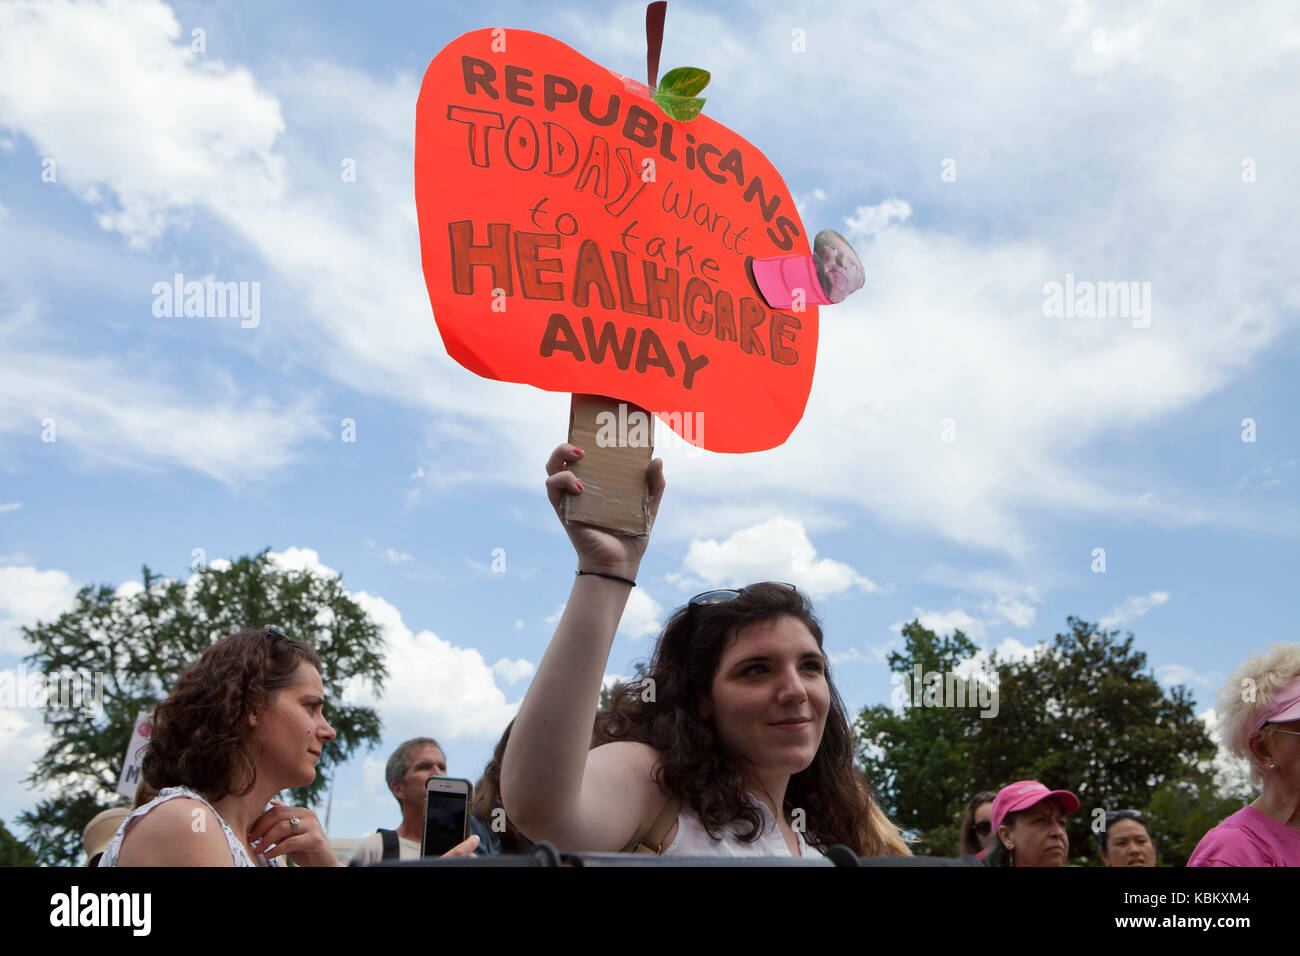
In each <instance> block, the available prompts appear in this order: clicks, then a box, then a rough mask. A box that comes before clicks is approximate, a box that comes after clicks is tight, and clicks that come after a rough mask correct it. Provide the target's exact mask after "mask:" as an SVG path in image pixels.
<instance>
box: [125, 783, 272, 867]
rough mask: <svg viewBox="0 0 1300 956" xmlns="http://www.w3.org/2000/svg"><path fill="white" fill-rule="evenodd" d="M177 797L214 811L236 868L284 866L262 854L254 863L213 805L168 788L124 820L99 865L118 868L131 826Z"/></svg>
mask: <svg viewBox="0 0 1300 956" xmlns="http://www.w3.org/2000/svg"><path fill="white" fill-rule="evenodd" d="M176 797H188V798H189V799H191V800H197V801H199V803H201V804H203V805H204V806H205V807H207V808H208V809H209V810H211V811H212V815H213V816H214V817H216V818H217V821H218V822H219V823H220V824H221V832H222V833H224V834H225V836H226V843H227V844H229V846H230V855H231V856H232V857H234V858H235V866H280V865H282V864H281V862H280V857H276V858H275V859H272V860H268V859H266V857H264V856H262V854H260V853H259V854H257V860H258V862H256V863H254V862H253V860H252V859H251V858H250V857H249V855H248V850H247V849H245V847H244V844H243V843H241V842H240V841H239V837H237V836H235V831H234V830H232V829H230V824H228V823H226V821H225V820H222V819H221V814H219V813H217V811H216V810H215V809H213V807H212V804H210V803H208V801H207V800H205V799H203V796H202V795H201V794H199V793H197V792H196V791H194V790H191V789H190V788H189V787H166V788H164V789H163V790H160V791H158V796H156V797H154V798H153V799H152V800H150V801H149V802H148V803H146V804H145V805H144V806H142V807H140V808H139V809H137V810H134V811H132V813H131V815H130V816H129V817H127V818H126V819H125V820H123V821H122V825H121V826H120V827H118V828H117V833H116V834H115V835H114V836H113V842H112V843H110V844H109V845H108V849H107V850H105V851H104V855H103V856H101V857H100V858H99V865H100V866H117V855H118V853H119V852H121V850H122V840H123V838H125V837H126V831H127V830H129V829H131V825H132V824H133V823H135V821H136V820H137V819H139V818H140V817H142V816H144V815H145V814H146V813H148V812H149V811H150V810H152V809H153V808H154V807H156V806H158V804H160V803H165V802H167V801H168V800H172V799H175V798H176Z"/></svg>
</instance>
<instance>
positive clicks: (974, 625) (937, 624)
mask: <svg viewBox="0 0 1300 956" xmlns="http://www.w3.org/2000/svg"><path fill="white" fill-rule="evenodd" d="M912 616H913V618H914V619H916V620H919V621H920V622H921V626H922V627H924V628H925V629H926V630H929V631H933V632H934V633H935V634H939V635H943V634H951V633H952V632H953V631H961V632H962V633H963V634H965V635H966V636H967V637H969V638H970V639H971V640H972V641H975V642H976V643H978V642H980V641H982V640H984V637H985V635H986V634H987V633H988V632H987V629H986V628H985V626H984V622H983V621H981V620H979V619H978V618H973V617H971V616H970V615H969V614H967V613H966V612H965V611H963V610H961V609H960V608H955V609H953V610H951V611H923V610H921V609H920V608H919V607H915V608H912ZM903 623H905V622H900V623H898V624H895V625H894V628H895V630H897V629H899V628H901V627H902V624H903Z"/></svg>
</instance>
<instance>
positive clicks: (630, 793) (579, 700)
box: [501, 444, 909, 856]
mask: <svg viewBox="0 0 1300 956" xmlns="http://www.w3.org/2000/svg"><path fill="white" fill-rule="evenodd" d="M582 456H583V453H582V452H581V451H580V450H578V449H576V448H574V446H572V445H568V444H565V445H561V446H559V447H558V448H557V449H556V450H555V451H554V453H552V455H551V458H550V461H549V462H548V463H547V473H548V475H549V476H550V477H549V478H548V479H547V482H546V484H547V491H548V494H549V496H550V499H551V504H552V505H553V506H554V507H555V508H556V510H557V512H561V513H562V507H563V496H564V495H566V494H568V495H578V494H581V493H582V490H583V488H582V484H581V483H580V482H579V481H578V479H577V478H576V477H575V476H574V474H573V472H571V471H569V470H568V465H569V463H570V462H574V461H578V460H580V459H581V458H582ZM647 478H648V480H649V485H650V500H649V503H648V507H649V514H650V518H651V522H652V523H653V520H654V517H655V515H656V514H657V512H658V508H659V502H660V500H661V498H662V496H663V490H664V479H663V471H662V462H660V461H657V460H656V461H655V462H653V463H652V464H651V466H650V468H649V470H648V472H647ZM565 530H566V532H567V533H568V535H569V538H570V540H571V541H572V543H573V545H574V548H575V550H576V551H577V555H578V571H577V580H576V581H575V582H574V586H573V591H572V593H571V594H570V597H569V601H568V603H567V605H566V606H565V609H564V613H563V616H562V617H561V620H560V624H559V627H558V628H557V629H556V632H555V636H554V638H552V640H551V645H550V647H549V648H548V650H547V652H546V655H545V657H544V658H543V660H542V663H541V665H540V666H539V668H538V671H537V675H536V676H535V677H534V678H533V682H532V685H531V686H530V687H529V689H528V693H527V695H526V696H525V698H524V701H523V704H522V705H521V706H520V709H519V713H518V715H517V717H516V718H515V724H514V728H513V731H512V733H511V736H510V742H509V745H508V746H507V748H506V753H505V758H504V761H503V765H502V772H501V791H502V797H503V799H504V803H505V808H506V813H507V815H508V816H509V818H510V819H511V820H512V821H513V822H514V823H515V824H516V825H517V826H518V827H519V829H520V830H522V831H523V832H524V833H526V834H528V836H529V837H531V838H532V839H534V840H549V841H551V842H553V843H555V844H556V845H557V846H558V847H559V848H561V849H562V850H569V851H578V852H581V851H587V852H600V851H616V850H624V851H629V852H630V851H638V852H649V853H662V854H666V855H690V856H701V855H728V856H804V855H809V856H811V855H818V854H819V852H820V850H819V848H826V847H829V846H832V845H835V844H844V845H846V846H848V847H849V848H850V849H852V850H854V851H855V852H856V853H858V854H860V855H864V856H883V855H906V854H908V852H909V851H908V849H907V846H906V844H905V843H904V842H903V840H902V838H901V836H900V835H899V833H898V830H897V829H896V828H895V827H894V826H893V825H892V824H891V823H890V822H889V821H888V819H886V817H885V815H884V814H883V813H882V812H881V811H880V809H879V807H877V805H876V803H875V801H874V800H873V799H872V797H871V794H870V791H869V789H868V787H867V785H866V782H865V781H864V780H863V778H862V776H861V774H859V773H858V772H857V771H856V770H855V769H854V767H853V752H852V743H851V737H850V731H849V723H848V719H847V717H846V714H845V711H844V706H843V704H842V703H841V701H840V698H839V694H838V693H837V692H836V691H835V688H834V686H833V685H832V684H831V681H830V677H829V674H828V673H827V669H826V658H825V654H824V653H823V651H822V629H821V625H820V623H819V622H818V621H817V619H816V617H814V616H813V613H812V608H811V607H810V605H809V604H808V602H807V600H806V599H805V598H804V596H803V595H802V594H800V593H799V591H798V590H796V589H795V588H793V587H792V586H790V585H783V584H773V583H770V582H768V583H762V584H754V585H750V586H749V587H747V588H744V589H740V590H736V589H724V590H717V591H708V592H705V593H704V594H701V595H697V596H696V597H695V598H694V599H692V601H691V602H690V603H689V604H687V605H686V606H685V607H683V608H680V609H678V610H677V611H676V612H675V613H674V614H673V615H672V617H671V618H670V619H669V621H668V624H667V626H666V627H665V628H664V630H663V633H662V634H661V635H660V638H659V641H658V644H657V645H656V647H655V651H654V654H653V656H652V658H651V661H650V665H649V669H648V671H647V672H646V676H645V678H644V679H643V680H640V681H634V682H630V683H625V684H623V685H621V686H620V687H618V688H617V689H616V691H615V693H614V697H613V700H612V702H611V705H610V707H609V708H607V709H606V710H605V711H604V712H602V713H601V714H600V715H599V717H598V720H597V730H598V736H597V740H598V743H599V744H600V745H599V746H596V747H595V748H593V749H590V750H589V749H588V746H589V743H590V739H591V727H592V720H593V718H594V717H597V714H596V710H597V706H596V704H597V696H598V694H599V691H600V686H601V676H602V675H603V674H604V670H605V664H606V661H607V659H608V657H609V650H610V646H611V644H612V643H613V640H614V633H615V631H616V629H617V627H618V621H619V618H620V616H621V615H622V612H623V607H624V605H625V604H626V602H627V597H628V594H629V593H630V592H631V588H632V587H634V586H635V577H636V572H637V569H638V568H639V566H640V563H641V558H642V557H643V555H644V553H645V548H646V544H647V541H648V535H647V536H642V537H630V536H624V535H619V534H614V533H611V532H608V531H604V530H602V529H599V528H594V527H591V526H588V525H582V524H578V523H565Z"/></svg>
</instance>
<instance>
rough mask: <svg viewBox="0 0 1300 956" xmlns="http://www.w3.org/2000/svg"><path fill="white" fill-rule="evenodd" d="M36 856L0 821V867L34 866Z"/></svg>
mask: <svg viewBox="0 0 1300 956" xmlns="http://www.w3.org/2000/svg"><path fill="white" fill-rule="evenodd" d="M35 865H36V854H35V853H33V852H32V851H31V850H30V849H29V848H28V847H27V844H25V843H23V841H22V840H20V839H18V838H17V837H16V836H14V835H13V834H12V833H10V832H9V828H8V827H6V826H5V823H4V821H3V820H0V866H35Z"/></svg>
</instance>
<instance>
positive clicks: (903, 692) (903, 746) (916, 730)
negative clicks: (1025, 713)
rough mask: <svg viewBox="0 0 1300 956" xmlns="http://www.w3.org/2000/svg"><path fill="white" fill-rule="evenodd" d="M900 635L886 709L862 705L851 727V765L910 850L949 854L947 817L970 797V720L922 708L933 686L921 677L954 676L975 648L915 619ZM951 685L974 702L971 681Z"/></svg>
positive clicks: (952, 838)
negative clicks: (913, 839)
mask: <svg viewBox="0 0 1300 956" xmlns="http://www.w3.org/2000/svg"><path fill="white" fill-rule="evenodd" d="M902 636H903V650H902V651H901V652H899V651H895V652H893V653H891V654H890V655H889V658H888V661H889V669H890V670H891V671H893V673H894V678H893V680H894V691H893V694H892V697H891V700H890V706H885V705H883V704H880V705H876V706H874V707H867V708H865V709H864V710H863V711H862V712H861V713H860V714H859V715H858V718H857V720H856V721H855V723H854V728H853V730H854V738H855V744H856V754H857V759H858V763H859V764H860V765H861V766H862V768H863V770H864V772H865V774H866V777H867V780H868V781H869V782H870V783H871V785H872V786H873V787H874V788H875V791H876V795H877V797H878V798H879V799H880V802H881V805H882V807H883V808H884V809H885V812H886V813H888V814H889V816H890V818H891V819H893V820H894V822H895V823H897V824H899V826H901V827H903V829H905V830H909V831H912V834H913V835H914V836H917V837H918V838H919V840H918V842H917V843H916V844H914V845H913V851H914V852H916V853H921V854H927V853H928V854H935V855H940V854H941V855H955V854H956V853H957V852H958V849H957V846H958V840H957V837H958V835H957V828H956V826H955V821H954V820H953V817H952V812H953V807H955V806H956V807H959V806H960V805H961V804H962V803H963V802H964V800H965V799H966V798H967V796H968V793H967V791H968V789H969V778H970V772H969V759H968V755H967V753H966V741H967V739H968V736H969V734H970V724H971V720H972V716H971V714H970V713H968V712H966V710H965V709H964V708H955V707H926V706H922V705H923V704H924V703H925V692H926V690H927V689H931V690H933V686H934V685H933V682H931V683H930V685H929V687H927V685H926V683H925V681H924V675H927V674H940V675H943V674H955V673H956V671H957V667H958V665H960V664H961V663H962V662H963V661H966V660H969V659H970V658H972V657H973V656H974V655H975V653H976V650H977V648H976V647H975V645H974V644H973V643H971V641H970V640H969V639H968V638H967V637H966V635H965V634H963V633H962V632H961V631H954V632H953V634H952V636H950V637H939V636H938V635H936V634H935V633H934V632H933V631H929V630H927V629H926V628H924V627H922V626H921V624H920V622H919V621H912V622H911V623H910V624H908V625H906V626H905V627H904V628H903V632H902ZM918 671H919V673H920V675H921V681H920V683H919V686H918V680H917V674H918ZM952 687H953V690H954V691H960V692H961V694H963V695H964V696H965V699H967V700H977V699H978V685H977V683H976V682H975V681H967V680H962V679H960V678H955V677H954V680H953V684H952ZM898 708H901V709H898ZM976 713H978V711H976Z"/></svg>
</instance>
